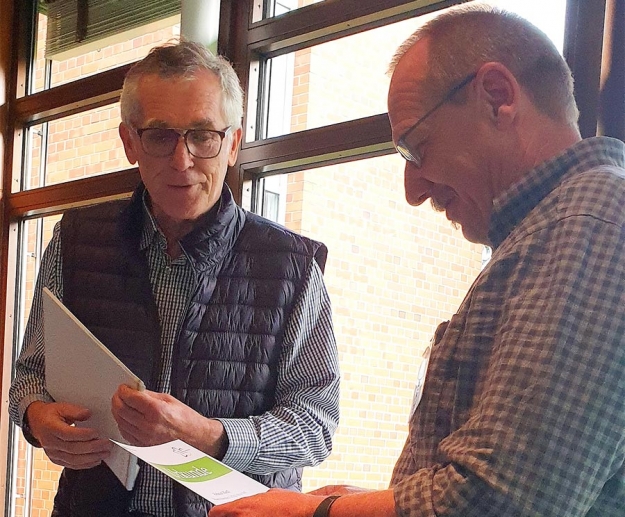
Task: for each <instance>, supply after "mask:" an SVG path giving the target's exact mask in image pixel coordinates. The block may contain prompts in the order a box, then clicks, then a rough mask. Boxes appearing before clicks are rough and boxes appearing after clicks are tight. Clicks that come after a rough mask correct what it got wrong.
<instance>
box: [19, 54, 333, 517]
mask: <svg viewBox="0 0 625 517" xmlns="http://www.w3.org/2000/svg"><path fill="white" fill-rule="evenodd" d="M242 99H243V95H242V91H241V87H240V85H239V81H238V78H237V76H236V74H235V72H234V70H233V69H232V67H231V66H230V64H229V63H228V62H227V61H225V60H224V59H223V58H221V57H215V56H213V55H212V54H210V53H209V52H208V51H206V50H205V49H204V48H203V47H202V46H201V45H198V44H195V43H190V42H181V43H177V44H168V45H164V46H161V47H157V48H154V49H152V51H151V52H150V53H149V55H148V56H147V57H146V58H145V59H143V60H142V61H140V62H139V63H137V64H136V65H134V66H133V67H132V68H131V70H130V71H129V73H128V75H127V77H126V79H125V82H124V87H123V91H122V96H121V113H122V123H121V124H120V126H119V134H120V136H121V139H122V141H123V144H124V148H125V151H126V156H127V157H128V160H129V161H130V162H131V163H133V164H135V163H137V164H138V166H139V172H140V175H141V184H140V185H139V186H138V188H137V189H136V191H135V192H134V195H133V197H132V199H131V200H129V201H114V202H109V203H103V204H100V205H97V206H93V207H88V208H81V209H76V210H70V211H69V212H67V213H66V214H65V215H64V216H63V219H62V221H61V222H60V223H59V224H58V225H57V227H56V228H55V232H54V236H53V238H52V241H51V242H50V244H49V246H48V248H47V250H46V253H45V255H44V258H43V260H42V264H41V272H40V274H39V278H38V282H37V287H36V290H35V296H34V300H33V306H32V310H31V315H30V318H29V322H28V325H27V329H26V334H25V339H24V346H23V349H22V352H21V354H20V357H19V359H18V361H17V365H16V376H15V380H14V381H13V384H12V387H11V392H10V413H11V418H12V419H13V421H14V422H15V423H16V424H17V425H20V426H22V429H23V432H24V435H25V437H26V438H27V439H28V440H29V442H30V443H32V444H34V445H36V446H41V447H43V449H44V450H45V452H46V454H47V455H48V457H49V458H50V459H51V460H52V461H53V462H55V463H57V464H58V465H61V466H64V467H66V468H65V469H64V471H63V473H62V475H61V479H60V482H59V488H58V492H57V495H56V497H55V503H54V510H53V513H52V515H53V516H55V517H85V516H90V517H126V516H137V517H150V516H153V517H169V516H174V515H175V516H178V517H199V516H205V515H206V513H207V511H208V508H209V507H210V505H209V503H208V502H206V501H205V500H204V499H203V498H201V497H200V496H198V495H196V494H195V493H193V492H191V491H189V490H187V489H186V488H184V487H182V486H181V485H179V484H177V483H173V481H171V480H170V479H169V478H168V477H166V476H164V475H163V474H161V473H160V472H159V471H157V470H155V469H153V468H152V467H150V466H149V465H146V464H143V465H142V466H141V469H140V472H139V475H138V477H137V480H136V483H135V485H134V489H133V490H132V491H127V490H126V489H125V488H124V487H123V486H122V485H121V484H120V483H119V481H118V480H117V478H116V477H115V476H114V475H113V474H112V473H111V471H110V470H109V469H108V467H107V466H106V465H105V464H104V463H102V460H103V459H105V458H106V457H107V455H108V454H109V453H110V449H111V447H112V444H111V443H110V442H109V441H108V440H106V439H104V437H101V436H98V434H97V432H96V431H95V430H94V429H91V428H88V427H75V426H73V425H72V424H74V423H75V422H84V421H85V420H87V419H88V418H89V416H90V413H89V411H88V410H87V409H86V408H84V407H78V406H75V405H72V404H68V403H63V401H59V402H55V401H54V400H53V399H52V397H51V396H50V395H49V394H48V392H47V391H46V388H45V368H44V351H45V336H44V335H43V329H42V314H41V310H42V288H43V287H47V288H49V289H50V290H52V292H54V293H55V294H56V295H57V296H58V297H59V298H60V299H62V301H63V302H64V304H65V305H66V306H68V307H69V309H70V310H71V311H72V312H73V313H74V314H75V315H76V316H77V317H78V318H79V319H80V320H81V321H82V322H83V323H84V324H85V326H86V327H87V328H88V329H90V330H91V331H92V332H93V334H95V336H96V337H98V338H99V339H100V340H101V341H102V342H103V343H104V344H105V345H106V346H107V347H108V348H109V349H110V350H111V351H112V352H113V353H114V354H115V355H116V356H117V357H118V358H120V359H121V360H122V361H123V362H124V363H125V364H126V365H127V366H128V367H129V368H130V369H131V370H132V371H133V372H134V373H135V374H136V375H138V376H139V377H140V378H141V379H142V380H143V381H144V383H145V385H146V386H147V390H145V391H137V390H134V389H131V388H129V387H128V386H120V387H119V389H118V390H117V392H116V393H115V395H114V397H113V400H112V402H111V408H112V413H113V416H114V417H115V419H116V421H117V423H118V426H119V429H120V431H121V434H122V435H123V436H124V438H126V439H127V440H128V441H129V442H130V443H131V444H134V445H139V446H150V445H157V444H162V443H165V442H168V441H171V440H174V439H181V440H183V441H185V442H186V443H188V444H190V445H193V446H194V447H196V448H198V449H200V450H202V451H204V452H206V453H207V454H210V455H211V456H213V457H215V458H218V459H220V460H222V461H223V462H224V463H226V464H228V465H230V466H231V467H233V468H235V469H238V470H241V471H243V472H245V473H247V474H248V475H250V476H252V477H254V478H255V479H257V480H259V481H261V482H262V483H264V484H266V485H267V486H269V487H281V488H285V489H289V490H300V489H301V475H302V467H304V466H308V465H316V464H318V463H320V462H321V461H323V460H324V459H325V458H326V457H327V456H328V455H329V453H330V451H331V446H332V435H333V433H334V431H335V429H336V426H337V424H338V395H339V392H338V389H339V372H338V358H337V350H336V343H335V340H334V334H333V330H332V320H331V308H330V302H329V299H328V295H327V292H326V289H325V286H324V283H323V277H322V269H323V267H324V265H325V260H326V254H327V250H326V248H325V246H324V245H323V244H321V243H319V242H315V241H313V240H310V239H307V238H304V237H302V236H299V235H297V234H295V233H293V232H291V231H289V230H287V229H286V228H284V227H282V226H279V225H277V224H274V223H272V222H270V221H268V220H266V219H263V218H262V217H259V216H257V215H255V214H252V213H249V212H246V211H245V210H243V209H241V208H240V207H238V206H237V205H236V204H235V202H234V200H233V197H232V194H231V192H230V189H229V188H228V186H227V185H226V184H225V183H224V180H225V175H226V171H227V168H228V166H233V165H234V164H235V162H236V159H237V153H238V149H239V144H240V141H241V118H242V110H243V103H242Z"/></svg>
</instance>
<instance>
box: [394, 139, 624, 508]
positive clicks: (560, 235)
mask: <svg viewBox="0 0 625 517" xmlns="http://www.w3.org/2000/svg"><path fill="white" fill-rule="evenodd" d="M624 204H625V146H624V145H623V143H622V142H619V141H617V140H613V139H607V138H593V139H588V140H584V141H581V142H579V143H578V144H576V145H575V146H573V147H571V148H570V149H568V150H567V151H566V152H564V153H563V154H562V155H560V156H558V157H556V158H554V159H553V160H550V161H548V162H546V163H543V164H542V165H540V166H538V167H537V168H535V169H533V170H532V171H530V172H529V173H528V174H527V175H525V177H524V178H523V179H521V180H520V181H519V182H518V183H517V184H515V185H514V186H513V187H511V188H510V189H508V190H507V191H506V192H505V193H504V194H503V195H502V196H500V197H499V198H498V199H496V200H495V202H494V207H493V216H492V219H491V221H492V222H491V228H490V234H489V236H490V239H491V242H492V244H493V248H494V252H493V256H492V259H491V261H490V263H489V264H488V265H487V267H486V268H485V269H484V271H483V272H482V273H481V274H480V275H479V276H478V278H477V279H476V281H475V282H474V284H473V286H472V287H471V289H470V290H469V292H468V294H467V296H466V298H465V300H464V301H463V303H462V305H461V306H460V308H459V310H458V313H457V314H456V315H454V316H453V317H452V319H451V321H450V322H449V324H448V326H447V328H446V330H445V332H444V335H443V337H442V339H441V340H440V342H438V343H437V344H435V346H434V347H433V349H432V353H431V358H430V366H429V369H428V373H427V378H426V381H425V387H424V392H423V398H422V400H421V402H420V404H419V406H418V407H417V409H416V411H415V412H414V414H413V416H412V418H411V422H410V429H409V436H408V439H407V441H406V445H405V448H404V450H403V452H402V454H401V456H400V458H399V460H398V461H397V464H396V466H395V471H394V473H393V478H392V481H391V486H392V487H393V490H394V495H395V504H396V509H397V514H398V515H402V516H410V517H416V516H428V517H430V516H431V517H434V516H437V517H451V516H462V517H471V516H479V517H488V516H493V517H515V516H540V517H546V516H567V517H573V516H602V517H610V516H617V515H619V516H623V515H625V467H624V462H625V208H624Z"/></svg>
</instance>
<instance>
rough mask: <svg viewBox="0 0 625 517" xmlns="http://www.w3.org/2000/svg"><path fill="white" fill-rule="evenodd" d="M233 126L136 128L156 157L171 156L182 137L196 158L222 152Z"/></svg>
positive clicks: (151, 154) (213, 155)
mask: <svg viewBox="0 0 625 517" xmlns="http://www.w3.org/2000/svg"><path fill="white" fill-rule="evenodd" d="M231 130H232V126H228V127H227V128H225V129H224V130H223V131H217V130H215V129H176V128H171V127H166V128H163V127H144V128H140V129H135V132H136V133H137V135H138V136H139V140H140V141H141V147H142V148H143V151H144V152H145V153H146V154H149V155H150V156H154V157H156V158H164V157H166V156H171V155H172V154H174V151H175V150H176V146H177V145H178V141H179V140H180V138H182V139H184V145H185V146H186V148H187V151H189V154H190V155H192V156H195V157H196V158H203V159H208V158H214V157H215V156H217V155H218V154H219V153H220V152H221V146H222V144H223V141H224V138H226V135H228V133H230V131H231Z"/></svg>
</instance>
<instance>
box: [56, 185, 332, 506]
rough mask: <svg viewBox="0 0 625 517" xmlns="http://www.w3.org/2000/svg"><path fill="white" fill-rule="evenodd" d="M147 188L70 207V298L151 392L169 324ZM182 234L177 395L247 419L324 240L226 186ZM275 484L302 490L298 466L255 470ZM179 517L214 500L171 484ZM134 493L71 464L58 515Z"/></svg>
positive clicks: (269, 394) (262, 405)
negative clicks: (189, 283)
mask: <svg viewBox="0 0 625 517" xmlns="http://www.w3.org/2000/svg"><path fill="white" fill-rule="evenodd" d="M143 192H144V187H143V186H142V185H141V186H140V187H139V188H138V189H137V191H136V192H135V194H134V195H133V198H132V199H131V200H130V201H113V202H109V203H103V204H100V205H97V206H93V207H88V208H81V209H76V210H71V211H69V212H67V213H66V214H65V215H64V217H63V220H62V222H61V242H62V246H63V282H64V284H63V291H64V292H63V302H64V303H65V304H66V305H67V306H68V307H69V309H70V310H71V311H72V312H73V313H74V314H75V315H76V316H77V317H78V318H79V319H80V320H81V321H82V322H83V323H84V324H85V325H86V326H87V328H89V329H90V330H91V332H93V334H95V336H96V337H98V339H100V340H101V341H102V342H103V343H104V344H105V345H106V346H107V347H108V348H109V349H110V350H111V351H112V352H113V353H114V354H115V355H116V356H117V357H119V358H120V359H121V360H122V361H123V362H124V363H125V364H126V365H127V366H128V367H129V368H130V369H131V370H132V371H133V372H134V373H135V374H137V375H138V376H139V377H140V378H141V379H142V380H143V381H144V383H145V384H146V386H147V387H148V389H153V388H154V385H155V381H156V379H157V376H158V373H159V371H158V370H159V358H160V349H161V345H160V329H159V320H158V312H157V308H156V304H155V301H154V298H153V295H152V289H151V286H150V281H149V276H148V263H147V259H146V256H145V254H144V253H143V252H141V251H140V250H139V240H140V237H141V232H142V228H143V216H144V214H143V207H142V196H143ZM205 219H207V220H205V221H202V222H201V223H200V224H198V225H197V227H196V228H195V229H194V230H193V231H192V232H191V233H190V234H188V235H187V236H185V238H184V239H183V241H182V247H183V249H184V250H185V252H186V253H187V255H188V257H189V260H190V261H191V263H192V266H193V269H194V271H195V274H196V279H197V286H198V287H197V289H196V291H195V292H194V293H193V296H192V299H191V303H190V306H189V308H188V311H187V314H186V317H185V320H184V324H183V325H182V328H181V331H180V334H179V337H178V339H177V342H176V344H175V346H174V356H173V362H172V364H173V369H172V379H171V386H172V390H171V393H172V395H173V396H175V397H177V398H178V399H179V400H181V401H183V402H184V403H185V404H187V405H188V406H190V407H192V408H193V409H195V410H197V411H198V412H200V413H202V414H203V415H205V416H207V417H223V418H239V417H240V418H244V417H247V416H250V415H258V414H261V413H263V412H265V411H267V410H268V409H270V408H271V407H272V406H273V404H274V393H275V384H276V370H277V367H278V359H279V356H280V351H281V345H282V339H283V333H284V328H285V324H286V322H287V320H288V318H289V316H290V314H291V311H292V309H293V305H294V302H295V301H296V300H297V297H298V294H299V293H300V291H301V288H302V284H303V280H304V278H305V277H306V273H307V271H308V268H309V267H310V264H311V261H312V260H316V261H317V263H318V264H319V266H320V267H321V268H322V269H323V267H324V265H325V259H326V255H327V249H326V248H325V246H324V245H323V244H321V243H318V242H315V241H312V240H310V239H307V238H305V237H302V236H299V235H297V234H295V233H293V232H291V231H289V230H287V229H285V228H283V227H281V226H279V225H277V224H274V223H272V222H270V221H267V220H266V219H263V218H261V217H259V216H257V215H255V214H252V213H249V212H246V211H244V210H243V209H241V208H240V207H238V206H237V205H236V204H235V203H234V201H233V199H232V195H231V193H230V190H229V189H228V188H227V187H226V186H225V187H224V190H223V192H222V197H221V200H220V203H219V208H218V210H217V211H216V213H215V214H212V213H211V214H210V217H207V218H205ZM248 475H250V476H251V477H253V478H255V479H257V480H259V481H260V482H262V483H264V484H265V485H267V486H270V487H281V488H287V489H292V490H299V489H301V469H288V470H284V471H280V472H276V473H273V474H268V475H264V476H258V475H254V474H248ZM174 485H175V487H174V501H175V506H176V514H177V515H178V516H179V517H183V516H184V517H200V516H201V517H205V516H206V512H207V510H208V508H209V507H210V506H209V504H208V503H207V502H206V501H205V500H204V499H203V498H201V497H199V496H197V495H196V494H194V493H193V492H191V491H189V490H187V489H185V488H184V487H182V486H181V485H178V484H177V483H174ZM129 498H130V493H129V492H127V491H126V490H125V489H124V488H123V487H122V485H121V484H120V483H119V482H118V481H117V479H116V478H115V476H114V475H113V474H112V473H111V472H110V470H109V469H108V468H107V467H106V466H104V465H101V466H99V467H96V468H94V469H88V470H82V471H74V470H70V469H65V470H64V471H63V474H62V476H61V480H60V482H59V490H58V492H57V496H56V498H55V511H54V513H53V516H55V517H62V516H63V517H64V516H71V517H78V516H81V517H82V516H89V517H100V516H102V517H108V516H110V517H118V516H119V515H122V514H123V512H124V511H125V509H126V508H127V505H128V502H129Z"/></svg>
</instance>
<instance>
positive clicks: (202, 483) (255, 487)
mask: <svg viewBox="0 0 625 517" xmlns="http://www.w3.org/2000/svg"><path fill="white" fill-rule="evenodd" d="M113 442H114V443H117V442H115V441H114V440H113ZM117 445H119V446H120V447H123V448H124V449H126V450H127V451H130V452H131V453H132V454H134V455H135V456H137V457H138V458H140V459H142V460H143V461H145V462H146V463H149V464H150V465H152V466H153V467H154V468H156V469H158V470H160V471H161V472H163V473H164V474H166V475H168V476H169V477H170V478H172V479H174V480H175V481H178V483H180V484H182V485H184V486H185V487H187V488H188V489H189V490H192V491H193V492H195V493H196V494H199V495H201V496H202V497H204V498H205V499H207V500H209V501H210V502H211V503H213V504H215V505H219V504H225V503H229V502H230V501H235V500H236V499H240V498H241V497H248V496H251V495H256V494H262V493H263V492H266V491H267V490H269V489H268V488H267V487H266V486H265V485H263V484H261V483H259V482H258V481H255V480H254V479H252V478H250V477H248V476H246V475H245V474H242V473H241V472H239V471H237V470H233V469H231V468H230V467H228V466H227V465H224V464H223V463H221V462H220V461H217V460H216V459H214V458H211V457H210V456H208V455H206V454H204V453H203V452H202V451H200V450H198V449H196V448H195V447H192V446H191V445H189V444H187V443H185V442H183V441H182V440H174V441H172V442H168V443H164V444H162V445H155V446H152V447H135V446H132V445H125V444H123V443H117Z"/></svg>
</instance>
